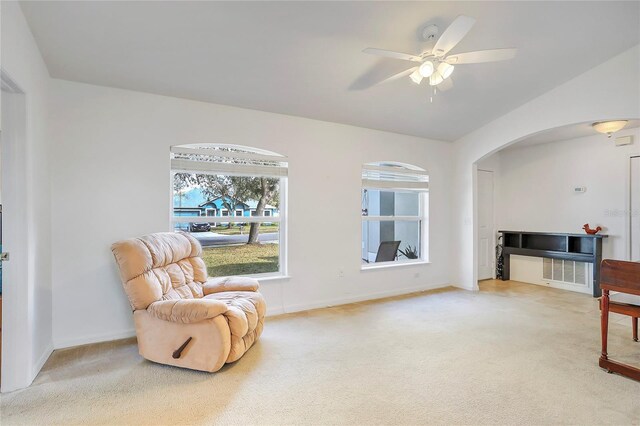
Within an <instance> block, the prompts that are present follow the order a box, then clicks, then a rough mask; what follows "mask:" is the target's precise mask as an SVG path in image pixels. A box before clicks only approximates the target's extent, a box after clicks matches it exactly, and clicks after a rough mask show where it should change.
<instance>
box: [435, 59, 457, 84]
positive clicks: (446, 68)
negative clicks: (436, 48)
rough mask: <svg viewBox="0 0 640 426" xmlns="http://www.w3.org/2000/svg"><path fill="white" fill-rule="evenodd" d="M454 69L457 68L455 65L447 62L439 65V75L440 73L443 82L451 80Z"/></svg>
mask: <svg viewBox="0 0 640 426" xmlns="http://www.w3.org/2000/svg"><path fill="white" fill-rule="evenodd" d="M454 68H455V67H454V66H453V65H450V64H448V63H446V62H441V63H440V65H438V73H440V75H441V76H442V79H443V80H446V79H447V78H449V76H450V75H451V73H452V72H453V69H454Z"/></svg>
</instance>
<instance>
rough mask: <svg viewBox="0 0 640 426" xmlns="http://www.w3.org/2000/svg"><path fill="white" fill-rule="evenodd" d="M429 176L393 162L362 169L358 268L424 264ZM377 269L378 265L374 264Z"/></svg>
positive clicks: (368, 165) (425, 257) (418, 168)
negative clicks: (361, 266)
mask: <svg viewBox="0 0 640 426" xmlns="http://www.w3.org/2000/svg"><path fill="white" fill-rule="evenodd" d="M428 202H429V174H428V173H427V172H426V171H425V170H423V169H421V168H420V167H416V166H412V165H410V164H404V163H397V162H378V163H367V164H365V165H364V166H363V167H362V265H363V268H368V267H372V266H373V265H372V264H374V263H377V264H383V265H384V264H394V263H415V262H421V261H422V262H424V261H427V259H428V257H427V252H428V238H427V230H428V216H427V214H428V211H429V209H428ZM376 266H379V265H376Z"/></svg>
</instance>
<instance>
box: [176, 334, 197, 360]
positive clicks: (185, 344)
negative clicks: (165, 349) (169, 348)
mask: <svg viewBox="0 0 640 426" xmlns="http://www.w3.org/2000/svg"><path fill="white" fill-rule="evenodd" d="M191 339H193V337H189V338H188V339H187V340H185V342H184V343H183V344H182V345H181V346H180V347H179V348H178V349H176V350H175V351H173V358H174V359H178V358H180V356H181V355H182V351H184V350H185V348H186V347H187V345H188V344H189V342H191Z"/></svg>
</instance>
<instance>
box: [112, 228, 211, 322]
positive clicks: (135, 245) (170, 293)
mask: <svg viewBox="0 0 640 426" xmlns="http://www.w3.org/2000/svg"><path fill="white" fill-rule="evenodd" d="M111 251H112V252H113V254H114V256H115V258H116V262H117V263H118V266H119V267H120V276H121V278H122V284H123V286H124V290H125V292H126V293H127V297H128V298H129V303H130V304H131V307H132V308H133V309H134V310H137V309H146V308H147V307H148V306H149V305H150V304H151V303H153V302H155V301H158V300H170V299H191V298H200V297H202V296H203V294H202V285H203V284H204V283H205V282H206V281H207V267H206V266H205V264H204V261H203V260H202V257H201V256H202V247H201V246H200V243H199V242H198V240H196V239H195V238H193V237H192V236H191V235H189V234H187V233H184V232H161V233H156V234H150V235H145V236H144V237H140V238H130V239H128V240H124V241H119V242H117V243H115V244H113V245H112V246H111Z"/></svg>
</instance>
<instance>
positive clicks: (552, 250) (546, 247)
mask: <svg viewBox="0 0 640 426" xmlns="http://www.w3.org/2000/svg"><path fill="white" fill-rule="evenodd" d="M498 232H499V233H501V234H502V237H503V239H502V244H503V251H502V255H503V257H504V270H503V271H504V272H503V276H502V279H503V280H508V279H509V278H510V262H511V259H510V258H511V255H512V254H517V255H520V256H533V257H546V258H550V259H562V260H574V261H576V262H585V263H592V264H593V297H600V296H601V294H602V293H601V290H600V262H602V239H603V238H607V236H606V235H601V234H596V235H588V234H559V233H549V232H524V231H498Z"/></svg>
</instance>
